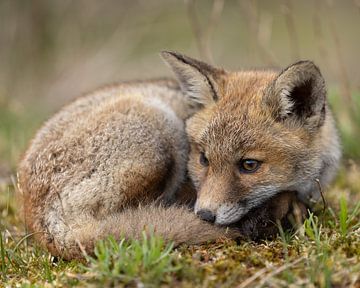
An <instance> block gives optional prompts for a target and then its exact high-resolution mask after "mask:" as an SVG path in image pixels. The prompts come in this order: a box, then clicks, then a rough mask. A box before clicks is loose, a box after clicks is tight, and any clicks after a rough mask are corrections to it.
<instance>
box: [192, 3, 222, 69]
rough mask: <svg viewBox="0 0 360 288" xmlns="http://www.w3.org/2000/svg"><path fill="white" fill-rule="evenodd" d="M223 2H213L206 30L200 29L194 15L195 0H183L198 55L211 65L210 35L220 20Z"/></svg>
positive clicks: (197, 19)
mask: <svg viewBox="0 0 360 288" xmlns="http://www.w3.org/2000/svg"><path fill="white" fill-rule="evenodd" d="M224 3H225V0H214V1H213V5H212V9H211V14H210V17H209V19H208V21H207V23H206V28H205V29H202V27H201V25H200V21H199V18H198V15H197V13H196V7H195V0H185V4H186V6H187V12H188V17H189V21H190V24H191V27H192V29H193V32H194V35H195V39H196V43H197V46H198V49H199V52H200V55H201V57H202V58H204V60H206V61H207V62H210V63H213V57H212V53H211V49H210V40H211V35H212V34H213V32H214V29H215V27H216V25H217V23H218V22H219V20H220V17H221V14H222V11H223V8H224Z"/></svg>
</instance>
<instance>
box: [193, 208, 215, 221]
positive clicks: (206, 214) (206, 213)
mask: <svg viewBox="0 0 360 288" xmlns="http://www.w3.org/2000/svg"><path fill="white" fill-rule="evenodd" d="M196 215H198V216H199V217H200V219H202V220H205V221H208V222H211V223H214V222H215V215H214V214H213V213H212V212H211V211H210V210H206V209H203V210H199V211H197V212H196Z"/></svg>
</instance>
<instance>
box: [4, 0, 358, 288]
mask: <svg viewBox="0 0 360 288" xmlns="http://www.w3.org/2000/svg"><path fill="white" fill-rule="evenodd" d="M358 27H360V1H358V0H345V1H334V0H319V1H310V0H303V1H295V0H274V1H266V0H239V1H235V0H228V1H225V0H214V1H209V0H185V1H176V0H157V1H155V0H121V1H119V0H105V1H97V0H78V1H70V0H62V1H56V0H33V1H20V0H2V1H0V47H1V49H0V232H1V233H0V236H1V237H0V287H2V285H4V286H6V285H7V286H8V287H10V286H14V285H17V287H43V286H44V285H52V286H59V287H68V286H72V285H80V284H81V283H82V282H83V281H85V282H84V283H85V284H84V286H86V283H87V284H94V283H95V284H94V285H98V286H100V285H114V283H120V284H121V283H122V284H124V285H125V284H128V285H130V286H131V285H132V284H134V285H138V286H139V285H140V286H141V285H142V284H143V283H145V285H146V286H156V285H158V284H159V283H161V284H162V285H170V286H174V285H175V286H183V287H192V286H193V285H196V286H197V287H207V286H210V287H211V286H219V285H222V286H225V287H226V286H233V285H235V284H236V283H242V284H241V285H240V287H251V286H252V285H255V284H257V285H260V286H261V285H263V286H266V287H272V286H273V287H288V284H289V283H290V284H291V283H292V284H291V285H293V286H301V285H302V286H307V287H315V286H316V287H318V286H320V287H330V286H331V285H333V286H334V285H335V286H338V287H345V286H350V285H354V287H355V286H356V285H358V286H359V285H360V284H359V283H360V279H359V278H358V275H359V273H360V266H359V263H360V242H359V241H360V240H359V239H360V235H359V233H360V232H359V231H360V230H359V224H358V223H359V221H360V218H359V217H360V216H359V210H360V209H359V207H360V206H359V204H358V203H359V200H360V180H359V179H360V169H359V165H358V164H359V160H360V145H359V144H358V142H359V140H360V69H359V68H358V64H359V63H358V62H359V61H358V59H359V56H358V55H359V51H360V34H359V32H358ZM166 49H168V50H177V51H180V52H183V53H185V54H188V55H191V56H193V57H197V58H200V59H203V60H205V61H208V62H211V63H213V64H217V65H220V66H223V67H225V68H226V69H229V70H236V69H247V68H254V67H285V66H286V65H289V64H291V63H293V62H295V61H297V60H299V59H310V60H313V61H314V62H315V63H316V64H317V65H318V66H319V67H320V68H321V71H322V73H323V75H324V77H325V79H326V81H327V86H328V91H329V99H330V103H331V106H332V109H333V111H334V114H335V117H336V119H337V123H338V127H339V130H340V134H341V137H342V143H343V150H344V155H345V157H344V161H343V166H342V168H341V171H340V173H339V176H338V179H337V181H336V183H335V184H334V185H333V186H332V187H331V188H330V189H329V191H326V197H327V200H328V201H329V203H330V208H328V209H327V210H326V212H325V214H324V215H321V217H320V216H319V217H316V216H314V215H313V216H311V217H310V218H309V219H308V220H307V221H306V222H305V224H304V226H303V227H302V229H300V231H297V233H295V234H293V235H286V234H284V233H282V234H281V235H280V236H279V238H278V239H276V240H274V241H272V242H264V243H252V242H250V243H241V245H235V243H233V242H230V243H228V242H225V243H223V242H221V241H220V242H219V243H217V244H215V245H204V246H199V247H191V248H188V247H182V248H180V249H179V250H176V251H174V252H171V253H170V252H169V251H168V250H167V248H165V247H163V245H162V243H161V242H156V241H160V240H156V239H155V240H152V239H150V240H149V241H150V242H146V241H147V240H146V241H145V242H143V243H139V242H136V243H135V242H134V243H123V244H122V245H123V246H121V247H117V246H116V243H113V242H111V240H109V242H108V243H107V244H106V243H102V244H100V245H102V246H99V248H98V249H99V250H98V252H99V253H100V254H99V255H100V256H101V257H98V259H89V260H88V265H87V266H86V267H85V266H83V265H82V264H81V263H78V262H76V261H73V262H70V263H68V262H64V261H62V260H59V261H58V262H57V261H55V260H56V259H53V258H52V257H51V256H50V255H49V254H48V253H47V252H45V251H42V250H41V249H39V248H38V247H37V246H36V245H34V244H31V243H28V241H27V240H28V239H27V237H25V238H23V236H24V228H23V224H21V214H20V213H19V212H18V211H19V205H18V201H17V199H16V198H15V196H14V194H15V190H16V188H15V187H16V185H15V184H16V177H15V176H16V164H17V162H18V159H19V158H20V157H21V154H22V153H23V152H24V149H25V147H26V145H28V142H29V140H30V138H31V136H32V135H33V133H34V132H35V130H36V129H37V128H38V127H39V125H41V123H42V122H43V121H44V120H45V119H46V118H48V117H50V115H51V114H52V113H54V111H56V110H57V109H59V107H60V106H62V105H63V104H65V103H67V102H69V101H71V100H72V99H74V98H75V97H77V96H79V95H81V94H82V93H85V92H87V91H90V90H92V89H94V88H96V87H98V86H100V85H103V84H107V83H111V82H117V81H122V80H129V79H137V78H153V77H158V76H171V73H170V72H169V71H168V69H167V67H166V66H165V65H164V64H163V63H162V61H161V59H160V57H159V56H158V52H159V51H161V50H166ZM151 241H155V242H151ZM149 243H153V244H154V243H155V244H154V245H155V246H156V247H155V249H152V250H154V251H155V252H156V253H157V254H156V255H155V256H154V258H152V259H153V262H151V263H150V264H149V265H150V266H148V267H147V266H146V267H145V266H142V265H143V264H144V263H143V261H140V260H139V259H142V258H141V257H147V256H146V255H147V254H146V253H147V251H148V248H147V247H148V246H147V245H148V244H149ZM141 245H143V246H141ZM140 247H143V250H142V251H140ZM115 250H116V251H117V252H116V253H115V252H114V251H115ZM120 252H121V253H125V254H121V255H126V257H128V262H129V266H126V265H127V263H126V262H124V263H120V262H119V259H118V258H117V257H118V255H117V253H118V254H119V253H120ZM131 257H135V258H136V261H133V260H131V259H132V258H131ZM157 259H161V261H160V260H159V263H160V264H159V265H157V266H156V265H155V264H154V265H155V268H151V269H150V268H149V267H153V266H152V265H153V263H158V262H157V261H158V260H157ZM121 265H125V266H121ZM115 268H116V269H120V270H114V269H115ZM126 269H133V270H134V271H135V270H136V271H140V272H139V273H140V274H139V275H140V276H139V277H136V276H134V275H135V274H134V275H133V276H131V277H130V278H127V279H125V278H124V279H125V280H124V279H122V278H121V277H122V275H123V273H124V271H126ZM114 271H115V272H116V271H120V272H119V275H117V272H116V273H115V272H114ZM153 272H154V273H155V272H156V275H155V274H152V273H153ZM115 274H116V275H115ZM127 274H128V273H127ZM154 275H155V276H154ZM119 277H120V278H119ZM33 283H36V284H33ZM109 283H110V284H109ZM129 283H130V284H129ZM358 286H357V287H358Z"/></svg>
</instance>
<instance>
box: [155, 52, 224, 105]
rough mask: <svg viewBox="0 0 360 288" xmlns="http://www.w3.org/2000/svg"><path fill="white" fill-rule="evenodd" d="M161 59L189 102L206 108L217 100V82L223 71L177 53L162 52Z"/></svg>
mask: <svg viewBox="0 0 360 288" xmlns="http://www.w3.org/2000/svg"><path fill="white" fill-rule="evenodd" d="M161 57H162V58H163V59H164V60H165V62H166V63H167V64H168V65H169V66H170V68H171V69H172V70H173V72H174V74H175V76H176V78H177V80H178V82H179V84H180V88H181V90H182V91H183V92H184V94H185V95H186V96H187V97H188V98H189V99H190V101H193V102H195V103H197V104H200V105H203V106H206V105H208V104H211V103H214V102H216V101H217V100H218V98H219V96H218V95H219V86H218V82H217V80H218V77H219V76H220V75H221V74H224V73H225V71H224V70H222V69H217V68H215V67H212V66H211V65H209V64H207V63H205V62H202V61H199V60H196V59H193V58H190V57H188V56H185V55H182V54H180V53H177V52H170V51H163V52H161Z"/></svg>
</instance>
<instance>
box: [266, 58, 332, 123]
mask: <svg viewBox="0 0 360 288" xmlns="http://www.w3.org/2000/svg"><path fill="white" fill-rule="evenodd" d="M270 94H271V95H270V97H269V98H268V102H269V103H270V104H271V106H272V108H273V109H272V110H273V111H274V112H275V115H274V116H275V118H276V119H277V120H280V121H286V120H289V119H290V120H297V121H300V122H301V123H302V124H303V125H305V126H308V127H309V128H316V127H319V126H321V125H322V124H323V122H324V119H325V112H326V89H325V81H324V78H323V77H322V75H321V73H320V70H319V68H318V67H317V66H315V64H314V63H313V62H311V61H300V62H297V63H295V64H293V65H291V66H289V67H288V68H286V69H285V70H283V71H282V72H281V73H280V74H279V76H278V77H277V78H276V79H275V80H274V82H273V83H272V84H271V85H270Z"/></svg>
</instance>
